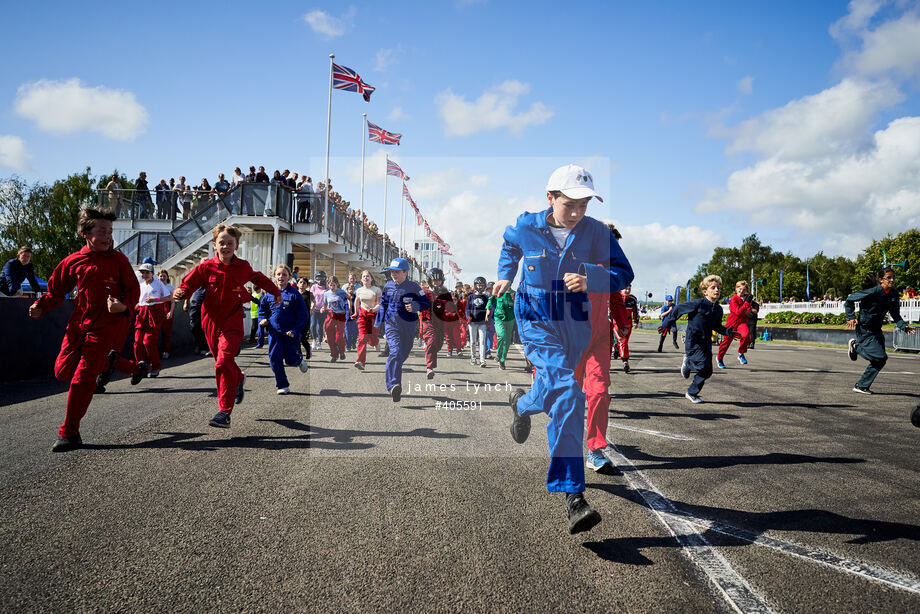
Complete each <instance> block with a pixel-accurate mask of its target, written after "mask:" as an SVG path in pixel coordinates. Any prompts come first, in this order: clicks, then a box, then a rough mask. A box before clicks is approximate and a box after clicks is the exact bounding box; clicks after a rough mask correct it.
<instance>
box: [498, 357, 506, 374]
mask: <svg viewBox="0 0 920 614" xmlns="http://www.w3.org/2000/svg"><path fill="white" fill-rule="evenodd" d="M498 368H499V369H501V370H502V371H504V370H505V361H504V360H499V361H498Z"/></svg>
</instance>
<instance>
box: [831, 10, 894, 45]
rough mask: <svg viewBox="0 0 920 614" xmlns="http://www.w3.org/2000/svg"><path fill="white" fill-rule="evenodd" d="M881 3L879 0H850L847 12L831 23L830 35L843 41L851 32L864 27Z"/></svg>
mask: <svg viewBox="0 0 920 614" xmlns="http://www.w3.org/2000/svg"><path fill="white" fill-rule="evenodd" d="M883 4H884V3H883V2H882V1H881V0H851V1H850V4H849V10H848V12H847V14H846V15H844V16H843V17H841V18H840V19H838V20H837V21H835V22H834V23H833V24H831V27H830V29H829V31H830V34H831V36H833V37H834V38H835V39H837V40H838V41H844V40H845V39H846V38H847V37H848V36H851V35H853V33H855V32H858V31H860V30H863V29H865V28H866V27H868V25H869V22H870V21H871V20H872V18H873V17H874V16H875V14H876V13H878V11H879V9H880V8H882V5H883Z"/></svg>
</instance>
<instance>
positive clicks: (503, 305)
mask: <svg viewBox="0 0 920 614" xmlns="http://www.w3.org/2000/svg"><path fill="white" fill-rule="evenodd" d="M493 289H494V286H493ZM486 312H487V313H486V318H487V319H488V317H489V316H493V317H494V320H495V336H496V339H495V358H496V359H497V360H498V368H499V369H501V370H502V371H504V370H505V360H506V359H507V358H508V348H509V347H511V341H512V338H513V337H514V290H512V289H510V288H509V289H508V291H507V292H505V293H504V294H503V295H501V296H492V297H490V298H489V305H488V307H487V308H486Z"/></svg>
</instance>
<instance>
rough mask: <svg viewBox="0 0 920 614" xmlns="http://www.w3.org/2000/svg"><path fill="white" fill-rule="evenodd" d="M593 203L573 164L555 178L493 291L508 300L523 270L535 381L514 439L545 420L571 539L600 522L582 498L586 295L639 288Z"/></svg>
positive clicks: (524, 328)
mask: <svg viewBox="0 0 920 614" xmlns="http://www.w3.org/2000/svg"><path fill="white" fill-rule="evenodd" d="M592 197H596V198H597V199H598V200H601V201H602V199H601V198H600V197H599V196H598V195H597V194H596V193H595V191H594V180H593V179H592V177H591V174H590V173H589V172H588V171H587V170H585V169H584V168H582V167H580V166H575V165H573V164H570V165H568V166H563V167H561V168H559V169H557V170H556V171H555V172H554V173H553V174H552V175H551V176H550V178H549V182H548V183H547V185H546V199H547V201H548V202H549V205H550V207H549V208H548V209H544V210H543V211H539V212H537V213H524V214H522V215H521V216H519V217H518V219H517V222H516V224H515V225H514V226H509V227H507V229H506V230H505V234H504V244H503V245H502V249H501V254H500V256H499V262H498V280H499V281H498V282H497V283H496V284H495V287H494V288H493V291H492V294H493V295H494V296H502V295H503V294H504V293H505V292H507V291H508V288H510V286H511V283H512V281H513V280H514V278H515V276H516V275H517V270H518V265H519V264H521V265H522V276H521V281H520V285H519V286H518V297H517V300H516V301H515V306H514V314H515V318H516V320H517V323H518V327H519V332H520V337H521V341H522V342H523V344H524V350H525V354H526V356H527V359H528V360H529V361H530V362H531V363H533V365H534V367H535V368H536V373H535V377H534V384H533V387H532V388H531V389H530V391H529V392H527V393H525V392H524V391H523V390H521V389H517V390H515V391H514V392H512V394H511V399H510V403H511V407H512V423H511V436H512V438H513V439H514V441H515V442H517V443H523V442H524V441H526V440H527V436H528V435H529V434H530V416H532V415H533V414H538V413H545V414H548V416H549V423H548V424H547V427H546V435H547V439H548V442H549V450H550V462H549V470H548V472H547V477H546V488H547V490H548V491H549V492H560V493H565V496H566V498H565V505H566V512H567V514H568V521H569V533H573V534H574V533H579V532H581V531H587V530H589V529H591V528H592V527H593V526H594V525H596V524H597V523H598V522H600V520H601V517H600V514H598V513H597V512H596V511H595V510H594V509H592V508H591V506H590V505H588V503H587V501H585V498H584V490H585V468H584V458H583V456H582V437H583V435H584V428H585V394H584V392H583V391H582V389H581V386H580V385H579V384H578V381H577V380H576V378H575V370H576V368H577V367H578V363H579V361H580V360H581V356H582V354H583V353H584V351H585V348H587V347H588V342H589V341H590V338H591V326H590V321H589V318H588V316H589V310H590V306H589V302H588V294H587V293H588V292H589V291H590V292H602V293H610V292H616V291H619V290H621V289H622V288H625V287H626V286H628V285H629V284H630V282H632V279H633V271H632V267H630V265H629V261H628V260H627V259H626V256H625V255H624V254H623V250H622V249H620V245H619V243H617V241H616V239H615V238H614V236H613V233H611V232H610V229H608V228H607V226H606V225H605V224H604V223H603V222H600V221H599V220H596V219H594V218H591V217H587V216H585V211H586V210H587V207H588V201H589V200H591V198H592ZM602 202H603V201H602Z"/></svg>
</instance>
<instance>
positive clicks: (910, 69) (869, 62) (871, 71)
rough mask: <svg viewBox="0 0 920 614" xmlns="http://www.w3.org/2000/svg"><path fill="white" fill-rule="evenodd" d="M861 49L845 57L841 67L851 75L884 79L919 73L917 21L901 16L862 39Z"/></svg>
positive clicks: (866, 33)
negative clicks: (890, 74)
mask: <svg viewBox="0 0 920 614" xmlns="http://www.w3.org/2000/svg"><path fill="white" fill-rule="evenodd" d="M862 39H863V45H862V49H860V50H859V51H856V52H852V53H849V54H847V56H846V57H845V58H844V60H843V63H844V65H845V66H848V67H849V68H851V69H852V70H853V71H854V72H856V73H858V74H861V75H867V76H875V75H885V74H887V73H888V72H889V71H895V72H897V73H900V74H901V75H903V76H907V77H909V76H913V75H916V74H918V72H920V18H918V17H917V15H905V16H903V17H901V18H900V19H898V20H896V21H891V22H888V23H885V24H883V25H881V26H879V27H878V28H877V29H875V30H871V31H867V32H865V33H864V34H863V35H862Z"/></svg>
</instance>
